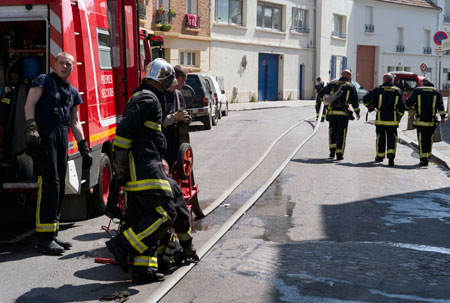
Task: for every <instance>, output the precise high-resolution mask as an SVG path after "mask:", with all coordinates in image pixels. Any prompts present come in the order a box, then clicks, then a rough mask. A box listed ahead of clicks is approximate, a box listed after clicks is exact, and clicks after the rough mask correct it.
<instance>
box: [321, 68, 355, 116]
mask: <svg viewBox="0 0 450 303" xmlns="http://www.w3.org/2000/svg"><path fill="white" fill-rule="evenodd" d="M339 88H340V89H341V91H342V94H341V96H340V97H339V98H338V99H337V100H336V101H334V102H333V103H331V104H328V108H327V117H328V116H349V113H350V112H349V109H348V108H349V104H351V105H352V107H353V110H354V111H355V113H356V114H357V115H359V103H358V93H357V92H356V88H355V86H354V85H353V84H352V83H351V82H350V81H348V80H347V79H346V78H344V77H341V78H340V79H339V80H335V81H331V82H330V83H328V84H327V85H326V86H325V87H324V88H323V89H321V90H320V92H319V96H318V98H320V99H321V100H323V96H324V95H331V94H333V93H334V92H337V91H338V90H339Z"/></svg>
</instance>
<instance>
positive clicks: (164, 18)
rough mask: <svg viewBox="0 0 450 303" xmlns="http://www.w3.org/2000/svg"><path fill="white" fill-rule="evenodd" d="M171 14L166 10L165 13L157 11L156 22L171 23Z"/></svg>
mask: <svg viewBox="0 0 450 303" xmlns="http://www.w3.org/2000/svg"><path fill="white" fill-rule="evenodd" d="M170 19H171V18H170V16H169V13H168V12H164V13H159V12H158V13H156V19H155V23H156V24H163V23H170Z"/></svg>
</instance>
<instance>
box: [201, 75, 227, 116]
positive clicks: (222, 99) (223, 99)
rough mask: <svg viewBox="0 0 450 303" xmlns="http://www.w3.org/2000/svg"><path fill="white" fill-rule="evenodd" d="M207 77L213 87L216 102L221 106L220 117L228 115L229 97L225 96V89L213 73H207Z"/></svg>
mask: <svg viewBox="0 0 450 303" xmlns="http://www.w3.org/2000/svg"><path fill="white" fill-rule="evenodd" d="M205 79H206V80H207V81H208V82H209V85H210V86H211V88H212V92H213V96H214V98H215V99H216V102H217V104H218V106H219V118H222V115H223V116H227V115H228V99H227V96H225V90H223V89H220V86H219V83H218V82H217V80H216V78H214V76H212V75H207V76H206V77H205Z"/></svg>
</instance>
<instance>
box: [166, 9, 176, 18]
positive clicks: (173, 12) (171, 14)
mask: <svg viewBox="0 0 450 303" xmlns="http://www.w3.org/2000/svg"><path fill="white" fill-rule="evenodd" d="M168 15H169V17H170V18H175V17H176V16H177V12H176V11H174V10H173V9H171V8H169V13H168Z"/></svg>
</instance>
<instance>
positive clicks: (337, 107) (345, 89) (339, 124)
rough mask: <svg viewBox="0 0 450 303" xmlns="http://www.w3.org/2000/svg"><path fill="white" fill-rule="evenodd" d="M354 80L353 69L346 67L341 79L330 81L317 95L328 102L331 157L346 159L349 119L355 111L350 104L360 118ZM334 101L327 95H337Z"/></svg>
mask: <svg viewBox="0 0 450 303" xmlns="http://www.w3.org/2000/svg"><path fill="white" fill-rule="evenodd" d="M351 80H352V73H351V71H349V70H347V69H345V70H343V71H342V73H341V78H339V80H334V81H331V82H329V83H328V84H327V85H326V86H325V87H324V88H323V89H321V90H320V92H319V95H318V96H317V97H318V98H320V99H321V100H324V101H325V102H326V103H329V104H328V108H327V116H326V117H327V120H328V122H329V148H330V156H329V157H330V159H334V157H335V156H336V160H342V159H344V150H345V140H346V137H347V127H348V120H349V119H352V120H353V119H354V117H353V113H352V112H351V111H350V110H349V104H351V105H352V107H353V110H354V111H355V113H356V117H357V119H358V120H359V118H360V116H359V105H358V94H357V92H356V88H355V86H354V85H353V84H352V83H351V82H350V81H351ZM336 94H338V95H339V97H336V98H335V100H333V101H332V102H327V100H326V99H327V97H326V95H329V96H337V95H336ZM324 97H325V98H324Z"/></svg>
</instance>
